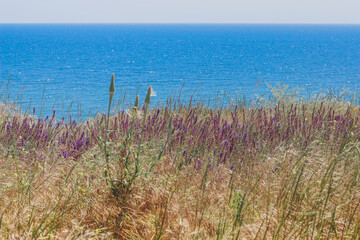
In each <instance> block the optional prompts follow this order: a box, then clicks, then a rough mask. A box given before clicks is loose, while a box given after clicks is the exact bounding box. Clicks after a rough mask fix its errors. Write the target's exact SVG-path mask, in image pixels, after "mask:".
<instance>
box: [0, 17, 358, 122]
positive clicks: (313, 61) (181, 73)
mask: <svg viewBox="0 0 360 240" xmlns="http://www.w3.org/2000/svg"><path fill="white" fill-rule="evenodd" d="M112 73H115V75H116V80H117V81H116V84H117V96H116V97H117V98H116V101H118V100H119V99H121V98H122V94H121V92H123V91H124V90H125V89H126V90H127V101H131V102H133V100H130V99H132V97H133V96H134V95H135V94H136V93H137V92H138V93H139V94H140V100H141V101H142V100H143V99H144V97H145V94H146V89H147V86H148V84H151V85H152V86H153V88H154V89H155V91H156V92H157V97H154V98H153V100H155V101H156V102H161V101H164V100H165V99H166V98H167V97H168V96H170V95H171V93H172V92H179V90H180V89H181V86H182V85H183V84H185V85H184V89H183V96H184V97H185V98H188V97H189V96H190V95H192V94H194V92H195V93H196V97H197V98H204V99H208V98H209V95H210V96H212V97H213V96H215V95H216V94H217V93H218V92H219V91H227V92H230V93H231V94H233V95H234V94H236V91H237V92H238V94H243V93H245V94H246V95H247V97H248V98H252V97H254V96H255V95H260V94H262V93H264V92H266V91H268V89H267V88H266V84H265V83H270V84H275V83H277V82H280V83H284V84H289V85H290V86H291V87H295V86H299V87H300V88H301V89H303V90H305V89H310V90H311V91H318V90H320V89H324V90H326V89H339V88H343V87H346V88H349V89H352V90H360V25H222V24H218V25H189V24H186V25H185V24H184V25H181V24H175V25H174V24H73V25H65V24H64V25H63V24H57V25H52V24H47V25H46V24H26V25H25V24H24V25H21V24H20V25H19V24H17V25H9V24H1V25H0V81H1V84H2V90H1V91H4V90H5V87H6V83H7V80H8V78H9V76H10V75H11V82H10V86H9V87H10V89H11V93H12V95H11V96H12V97H11V98H16V97H15V96H16V95H17V94H21V93H22V105H24V106H25V105H28V104H29V102H30V101H31V105H32V106H35V107H37V112H38V109H39V108H40V106H41V102H42V96H43V90H44V88H45V96H44V98H45V99H46V105H45V112H46V113H50V112H51V109H52V108H53V106H54V104H55V108H56V109H57V110H59V115H64V114H66V112H67V110H65V109H67V107H68V106H69V105H70V103H71V102H72V101H73V107H72V110H70V113H71V114H75V112H76V111H77V109H78V106H79V105H80V104H81V109H82V111H83V115H88V113H89V111H90V110H91V113H92V114H94V113H95V112H96V111H105V110H106V104H107V100H108V87H109V86H108V85H109V81H110V77H111V74H112ZM260 78H261V81H260V83H259V87H258V88H255V86H256V84H257V82H258V80H259V79H260Z"/></svg>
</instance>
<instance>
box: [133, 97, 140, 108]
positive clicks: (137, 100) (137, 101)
mask: <svg viewBox="0 0 360 240" xmlns="http://www.w3.org/2000/svg"><path fill="white" fill-rule="evenodd" d="M138 108H139V95H136V98H135V104H134V107H133V111H136V110H137V109H138Z"/></svg>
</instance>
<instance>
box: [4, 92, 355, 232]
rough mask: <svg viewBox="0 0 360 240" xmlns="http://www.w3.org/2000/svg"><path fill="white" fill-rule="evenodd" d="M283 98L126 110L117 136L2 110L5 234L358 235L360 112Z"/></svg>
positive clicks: (101, 127)
mask: <svg viewBox="0 0 360 240" xmlns="http://www.w3.org/2000/svg"><path fill="white" fill-rule="evenodd" d="M278 100H280V103H279V104H274V103H266V104H265V103H264V104H263V105H262V107H257V108H255V107H251V106H249V107H247V108H243V107H240V106H239V107H236V108H235V107H234V106H232V107H227V108H222V109H220V108H218V109H208V108H206V107H204V106H202V105H197V106H183V105H181V104H175V105H174V104H169V105H168V106H167V108H162V109H159V110H156V109H154V110H151V111H150V112H149V113H147V114H146V116H147V117H146V118H143V116H141V114H134V113H133V112H132V113H131V114H130V115H131V116H129V115H127V114H126V113H119V114H117V115H116V116H113V117H112V118H111V119H110V125H109V128H110V129H111V130H110V132H108V133H107V132H106V131H105V121H103V122H101V120H100V119H92V120H90V121H88V122H85V123H75V122H67V123H65V122H60V123H59V124H58V123H57V122H56V121H55V120H52V118H51V117H50V118H48V119H46V120H44V119H43V120H35V118H33V117H27V118H25V117H24V116H20V115H16V114H13V112H12V110H11V109H9V106H4V105H2V106H1V115H0V116H1V119H0V148H1V149H2V150H1V156H0V229H1V230H0V236H1V237H0V238H2V239H20V238H24V239H32V238H33V239H89V238H95V239H112V238H114V239H358V238H359V237H360V206H359V204H360V181H359V175H360V127H359V126H360V120H359V118H360V113H359V108H358V106H356V105H351V104H348V103H346V102H343V101H336V100H334V99H327V98H324V99H322V100H321V101H307V102H299V101H297V100H294V99H293V98H291V99H290V98H289V96H287V98H285V99H283V98H282V99H279V98H278ZM175 106H176V108H175V109H174V107H175ZM138 112H141V111H139V110H138ZM142 115H144V114H143V113H142ZM170 121H171V124H169V122H170ZM104 139H107V145H106V150H105V145H104V142H106V141H105V140H104ZM106 153H108V156H109V158H108V161H107V158H106Z"/></svg>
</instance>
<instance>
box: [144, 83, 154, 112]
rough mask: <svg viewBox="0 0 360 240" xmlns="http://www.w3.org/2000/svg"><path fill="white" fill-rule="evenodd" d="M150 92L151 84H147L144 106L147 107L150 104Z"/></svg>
mask: <svg viewBox="0 0 360 240" xmlns="http://www.w3.org/2000/svg"><path fill="white" fill-rule="evenodd" d="M151 92H152V87H151V85H149V88H148V91H147V94H146V98H145V108H146V109H147V108H148V107H149V105H150V96H151Z"/></svg>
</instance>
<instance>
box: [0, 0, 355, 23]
mask: <svg viewBox="0 0 360 240" xmlns="http://www.w3.org/2000/svg"><path fill="white" fill-rule="evenodd" d="M0 23H356V24H360V0H0Z"/></svg>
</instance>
